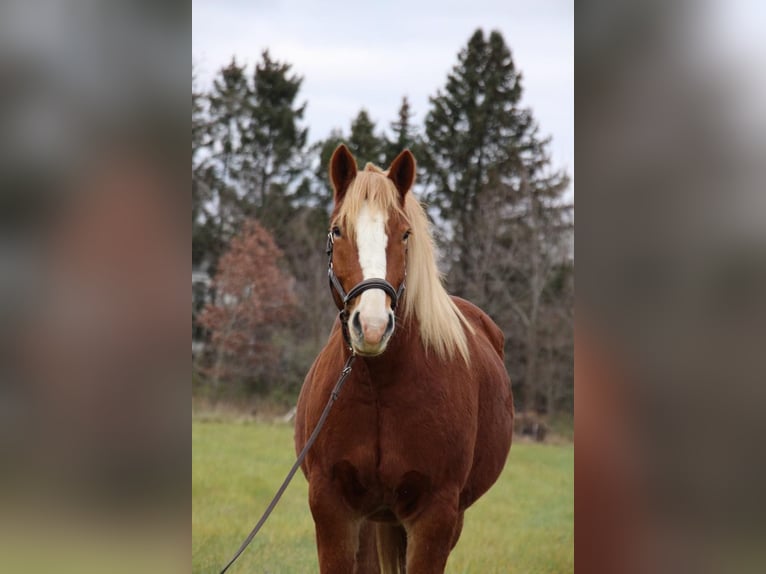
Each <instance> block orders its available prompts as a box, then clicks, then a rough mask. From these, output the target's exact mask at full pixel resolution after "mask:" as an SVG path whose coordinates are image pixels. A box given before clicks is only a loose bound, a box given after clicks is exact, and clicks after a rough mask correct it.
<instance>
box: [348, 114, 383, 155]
mask: <svg viewBox="0 0 766 574" xmlns="http://www.w3.org/2000/svg"><path fill="white" fill-rule="evenodd" d="M348 147H349V149H350V150H351V153H352V154H354V156H355V157H356V161H357V162H358V163H359V165H360V166H361V167H364V165H365V164H366V163H368V162H372V163H374V164H375V165H382V164H383V163H384V162H385V152H386V140H385V138H384V137H383V136H378V135H376V134H375V122H373V121H372V120H371V119H370V116H369V114H368V113H367V110H364V109H362V110H360V111H359V113H358V114H357V116H356V117H355V118H354V120H353V121H352V122H351V134H350V135H349V138H348Z"/></svg>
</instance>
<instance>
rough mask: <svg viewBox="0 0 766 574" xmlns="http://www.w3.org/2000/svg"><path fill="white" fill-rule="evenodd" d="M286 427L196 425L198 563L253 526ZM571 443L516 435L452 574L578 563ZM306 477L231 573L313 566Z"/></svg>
mask: <svg viewBox="0 0 766 574" xmlns="http://www.w3.org/2000/svg"><path fill="white" fill-rule="evenodd" d="M292 436H293V431H292V427H291V426H289V425H281V424H274V425H271V424H265V423H239V424H237V423H232V422H199V421H195V422H193V423H192V447H193V454H192V570H193V572H194V573H197V574H208V573H217V572H218V571H219V570H220V568H221V567H222V566H223V564H224V563H225V562H226V561H227V560H228V559H229V558H230V557H231V555H232V554H233V553H234V551H235V550H236V549H237V548H238V547H239V545H240V543H241V542H242V540H243V539H244V537H245V536H246V535H247V533H248V532H250V529H251V528H252V527H253V525H254V524H255V521H256V520H257V519H258V518H259V517H260V514H261V512H263V510H264V508H265V507H266V505H267V504H268V502H269V500H271V497H272V496H273V494H274V492H275V491H276V489H277V488H278V487H279V485H280V484H281V483H282V480H283V479H284V476H285V474H286V473H287V471H288V470H289V468H290V466H291V464H292V462H293V460H294V451H293V439H292ZM573 460H574V449H573V446H572V445H571V444H566V445H540V444H531V443H522V442H519V443H517V444H514V445H513V447H512V448H511V454H510V457H509V459H508V464H507V465H506V468H505V471H504V472H503V474H502V476H501V477H500V479H499V480H498V482H497V483H496V484H495V486H494V487H493V488H492V489H491V490H490V491H489V492H488V493H487V494H486V495H485V496H484V497H483V498H481V499H480V500H479V501H478V502H477V503H476V504H474V505H473V506H472V507H471V508H470V509H469V510H468V511H467V512H466V517H465V526H464V528H463V534H462V536H461V538H460V542H458V545H457V547H456V548H455V550H454V551H453V552H452V555H451V556H450V560H449V563H448V565H447V572H450V573H451V574H463V573H472V574H473V573H478V574H492V573H503V574H506V573H508V572H513V573H517V574H535V573H556V574H559V573H566V572H573V571H574V527H573V523H574V512H573V506H574V495H573V485H574V477H573ZM317 571H318V567H317V559H316V548H315V546H314V525H313V522H312V520H311V514H310V512H309V508H308V502H307V485H306V480H305V479H304V478H303V475H302V474H300V473H299V474H298V475H296V477H295V479H294V480H293V482H292V484H291V485H290V487H289V488H288V489H287V492H285V495H284V496H283V498H282V500H281V502H280V503H279V505H278V506H277V508H276V509H275V510H274V513H273V514H272V515H271V518H270V519H269V521H268V522H267V523H266V525H265V526H264V528H263V530H262V531H261V532H260V533H259V534H258V536H257V537H256V538H255V540H254V541H253V543H252V544H251V545H250V547H249V548H248V549H247V550H246V551H245V553H244V554H243V555H242V556H241V557H240V559H239V561H238V562H237V564H236V565H235V566H234V567H232V569H231V570H230V572H232V574H237V573H240V572H241V573H245V572H247V573H259V574H261V573H263V574H283V573H285V574H286V573H301V574H303V573H311V572H317Z"/></svg>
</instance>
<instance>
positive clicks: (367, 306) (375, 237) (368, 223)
mask: <svg viewBox="0 0 766 574" xmlns="http://www.w3.org/2000/svg"><path fill="white" fill-rule="evenodd" d="M386 245H388V236H387V235H386V222H385V219H384V218H383V214H382V213H380V212H379V211H372V210H370V208H369V206H368V205H367V203H365V204H364V205H362V209H361V210H360V211H359V218H358V220H357V223H356V247H357V250H358V252H359V265H360V267H361V268H362V278H363V279H372V278H376V279H385V278H386ZM359 299H360V300H359V307H358V309H359V313H360V315H361V317H362V318H363V319H364V320H365V321H366V323H367V324H369V325H371V326H376V325H377V326H381V325H386V324H388V309H387V308H386V294H385V292H383V291H382V290H381V289H369V290H368V291H365V292H364V293H362V294H361V295H360V297H359Z"/></svg>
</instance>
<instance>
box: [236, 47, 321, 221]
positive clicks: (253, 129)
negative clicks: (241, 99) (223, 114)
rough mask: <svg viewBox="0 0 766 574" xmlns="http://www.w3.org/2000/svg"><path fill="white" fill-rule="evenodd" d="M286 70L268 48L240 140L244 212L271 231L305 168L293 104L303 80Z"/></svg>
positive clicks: (303, 132) (302, 135) (302, 132)
mask: <svg viewBox="0 0 766 574" xmlns="http://www.w3.org/2000/svg"><path fill="white" fill-rule="evenodd" d="M291 68H292V66H291V65H290V64H287V63H284V62H278V61H276V60H273V59H272V58H271V56H270V55H269V52H268V50H266V51H264V52H263V54H262V59H261V61H260V62H259V63H258V64H257V65H256V67H255V74H254V76H253V86H252V95H251V97H250V98H249V99H248V102H247V109H246V112H247V114H248V124H247V129H246V131H245V134H244V138H243V145H242V153H243V169H242V173H241V176H240V182H241V184H242V185H243V187H244V191H245V200H246V206H247V214H248V215H249V216H251V217H252V216H255V215H256V214H257V216H258V219H259V220H260V221H261V223H262V224H263V225H265V226H266V227H267V228H269V229H272V230H273V229H274V228H275V226H276V224H277V222H279V221H282V220H283V219H284V218H285V217H286V216H289V207H290V205H289V204H290V198H288V197H287V194H288V191H289V187H290V185H291V184H292V183H293V182H294V181H295V180H296V179H297V176H298V175H299V174H300V173H301V172H302V171H303V170H304V169H305V166H304V157H303V155H304V152H305V149H304V148H305V146H306V139H307V137H308V129H307V128H304V127H301V125H300V122H301V121H302V120H303V114H304V112H305V110H306V104H305V103H303V104H301V105H296V103H295V100H296V98H297V96H298V92H299V91H300V87H301V84H302V82H303V78H301V77H299V76H296V75H292V74H290V70H291Z"/></svg>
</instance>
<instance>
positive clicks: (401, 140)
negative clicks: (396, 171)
mask: <svg viewBox="0 0 766 574" xmlns="http://www.w3.org/2000/svg"><path fill="white" fill-rule="evenodd" d="M412 116H413V114H412V111H411V110H410V102H409V100H407V96H404V97H402V105H401V106H400V107H399V113H398V115H397V119H396V121H393V122H391V132H392V133H393V136H394V137H393V139H392V140H391V141H390V142H388V145H387V146H386V158H385V161H384V162H383V164H384V165H388V164H389V163H390V162H391V161H393V159H394V158H395V157H396V156H397V155H399V153H400V152H401V151H402V150H403V149H407V148H409V149H411V150H413V151H416V150H415V147H416V132H415V128H414V126H413V125H412ZM416 155H417V153H416Z"/></svg>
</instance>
